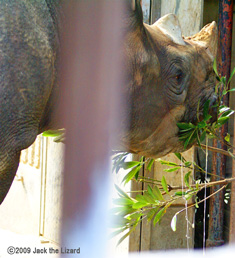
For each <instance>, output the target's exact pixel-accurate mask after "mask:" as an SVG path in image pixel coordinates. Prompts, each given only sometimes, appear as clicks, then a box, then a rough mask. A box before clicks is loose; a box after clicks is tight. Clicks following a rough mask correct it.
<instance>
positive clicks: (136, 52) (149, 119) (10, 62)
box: [0, 0, 217, 203]
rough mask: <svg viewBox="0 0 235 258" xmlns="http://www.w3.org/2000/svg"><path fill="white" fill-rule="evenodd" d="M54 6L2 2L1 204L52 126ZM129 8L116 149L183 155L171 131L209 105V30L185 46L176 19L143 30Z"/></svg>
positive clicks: (57, 15)
mask: <svg viewBox="0 0 235 258" xmlns="http://www.w3.org/2000/svg"><path fill="white" fill-rule="evenodd" d="M60 2H61V1H59V0H56V1H53V0H37V1H27V0H7V1H6V0H5V1H4V0H0V19H1V23H0V60H1V62H0V66H1V75H0V203H1V202H2V201H3V200H4V198H5V196H6V194H7V192H8V190H9V188H10V186H11V184H12V181H13V179H14V176H15V174H16V171H17V167H18V164H19V157H20V152H21V150H23V149H25V148H27V147H29V146H30V145H31V144H32V143H33V142H34V140H35V138H36V136H37V135H38V134H39V133H41V132H43V131H44V130H48V129H50V128H51V127H52V126H53V125H52V124H51V119H50V118H51V114H52V111H53V105H54V103H55V99H54V98H55V93H56V91H57V71H58V69H57V68H58V67H57V66H58V56H59V47H60V44H59V40H60V30H59V28H60V22H62V18H63V16H62V14H61V4H60ZM127 2H128V3H129V5H128V7H127V14H126V17H124V21H125V32H124V37H125V43H124V47H123V69H124V71H127V72H126V85H125V93H124V94H125V96H126V99H127V101H128V104H129V106H128V108H127V110H126V112H125V117H124V118H123V120H124V124H126V127H127V131H126V133H125V135H122V137H121V139H120V142H121V146H122V148H123V150H128V151H130V152H133V153H140V154H142V155H146V156H152V157H159V156H162V155H165V154H167V153H169V152H175V151H181V150H182V143H181V142H180V141H179V139H178V136H177V134H178V128H177V125H176V123H177V122H179V121H185V122H189V121H191V122H193V121H194V119H195V117H196V116H195V115H196V110H197V105H198V100H199V99H200V100H201V105H203V103H204V102H205V101H206V100H207V99H214V95H213V92H214V87H215V75H214V74H213V69H212V62H213V57H214V55H215V52H216V43H215V42H217V40H216V26H215V23H212V24H211V25H209V26H207V27H206V28H204V29H203V31H202V32H201V34H198V35H195V36H194V37H192V38H191V39H190V38H188V39H183V38H182V37H181V31H180V26H179V24H178V21H177V18H176V17H175V16H174V15H169V16H167V17H164V18H163V19H161V20H160V21H158V22H157V23H155V24H153V25H152V26H149V25H146V24H144V23H143V17H142V11H141V7H140V4H139V3H138V1H137V4H136V5H135V6H134V7H132V6H131V4H130V2H131V1H127ZM175 32H176V33H175ZM198 39H200V41H198ZM198 42H199V43H198ZM128 121H130V123H129V122H128Z"/></svg>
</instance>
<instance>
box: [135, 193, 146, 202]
mask: <svg viewBox="0 0 235 258" xmlns="http://www.w3.org/2000/svg"><path fill="white" fill-rule="evenodd" d="M135 199H136V200H137V201H138V202H142V203H148V201H147V200H146V199H145V198H144V196H143V195H142V194H137V195H136V197H135Z"/></svg>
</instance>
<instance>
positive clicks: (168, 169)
mask: <svg viewBox="0 0 235 258" xmlns="http://www.w3.org/2000/svg"><path fill="white" fill-rule="evenodd" d="M179 169H180V167H175V168H167V169H164V171H165V172H169V173H170V172H175V171H177V170H179Z"/></svg>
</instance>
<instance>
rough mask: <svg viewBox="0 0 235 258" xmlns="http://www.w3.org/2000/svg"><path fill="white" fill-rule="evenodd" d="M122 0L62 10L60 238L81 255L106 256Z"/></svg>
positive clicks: (93, 0) (95, 0)
mask: <svg viewBox="0 0 235 258" xmlns="http://www.w3.org/2000/svg"><path fill="white" fill-rule="evenodd" d="M122 2H123V1H119V0H113V1H108V0H89V1H87V0H79V1H78V0H77V1H76V0H70V1H69V0H67V1H65V5H64V10H63V11H64V18H65V21H63V25H62V49H61V60H60V61H61V63H60V64H61V70H60V72H61V76H60V84H61V88H60V92H61V93H60V94H61V106H60V108H59V112H60V114H61V119H62V121H63V122H64V124H65V127H66V148H65V168H64V169H65V172H64V200H63V218H62V230H61V239H62V251H63V250H64V249H63V248H67V249H77V252H78V251H80V254H79V257H97V258H99V257H102V258H103V257H105V244H106V233H107V232H106V230H107V207H108V196H109V181H108V180H109V171H110V170H109V165H110V164H109V163H110V162H109V152H110V145H111V142H112V141H113V134H112V132H113V131H115V130H114V129H116V128H118V122H119V121H120V120H119V114H120V107H122V104H121V103H120V86H121V82H122V79H121V72H120V61H121V60H120V59H121V58H120V56H121V55H120V53H121V50H120V45H121V44H120V43H121V35H122V33H121V17H122V10H123V3H122ZM119 123H120V122H119ZM79 248H80V249H79ZM75 254H76V253H75ZM76 255H77V254H76ZM63 257H64V256H63ZM68 257H71V254H68Z"/></svg>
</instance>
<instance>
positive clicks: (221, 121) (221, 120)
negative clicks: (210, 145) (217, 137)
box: [217, 117, 229, 126]
mask: <svg viewBox="0 0 235 258" xmlns="http://www.w3.org/2000/svg"><path fill="white" fill-rule="evenodd" d="M228 120H229V117H219V118H218V123H217V124H218V125H219V126H221V125H223V124H225V123H227V122H228Z"/></svg>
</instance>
